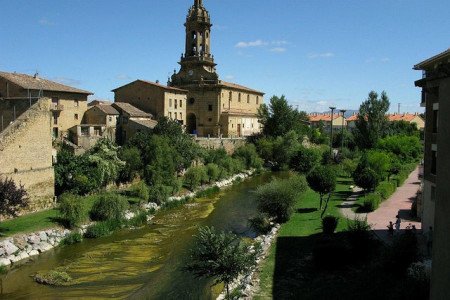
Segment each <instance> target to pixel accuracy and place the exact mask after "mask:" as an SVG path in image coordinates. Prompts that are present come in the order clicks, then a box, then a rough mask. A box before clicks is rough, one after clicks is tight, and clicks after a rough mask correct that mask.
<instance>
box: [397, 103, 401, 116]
mask: <svg viewBox="0 0 450 300" xmlns="http://www.w3.org/2000/svg"><path fill="white" fill-rule="evenodd" d="M401 105H402V104H401V103H399V104H398V114H400V106H401Z"/></svg>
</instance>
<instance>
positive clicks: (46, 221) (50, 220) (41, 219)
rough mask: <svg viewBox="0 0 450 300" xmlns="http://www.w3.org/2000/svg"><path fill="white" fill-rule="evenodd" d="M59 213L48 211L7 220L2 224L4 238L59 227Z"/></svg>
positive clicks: (53, 210) (0, 225) (1, 230)
mask: <svg viewBox="0 0 450 300" xmlns="http://www.w3.org/2000/svg"><path fill="white" fill-rule="evenodd" d="M58 216H59V211H58V210H57V209H48V210H43V211H40V212H36V213H31V214H27V215H26V216H21V217H17V218H15V219H11V220H6V221H3V222H1V223H0V232H1V233H2V235H4V236H11V235H14V234H17V233H28V232H34V231H38V230H43V229H47V228H51V227H55V225H57V224H58V223H57V218H58Z"/></svg>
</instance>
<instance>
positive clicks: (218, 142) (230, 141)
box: [195, 138, 247, 154]
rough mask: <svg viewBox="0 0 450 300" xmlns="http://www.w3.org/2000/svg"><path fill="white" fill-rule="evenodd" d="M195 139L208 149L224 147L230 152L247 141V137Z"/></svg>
mask: <svg viewBox="0 0 450 300" xmlns="http://www.w3.org/2000/svg"><path fill="white" fill-rule="evenodd" d="M195 141H196V143H197V144H199V145H200V146H202V147H203V148H206V149H220V148H224V149H225V150H226V151H227V153H228V154H232V153H233V152H234V150H236V148H238V147H240V146H243V145H245V144H246V143H247V141H246V139H245V138H196V139H195Z"/></svg>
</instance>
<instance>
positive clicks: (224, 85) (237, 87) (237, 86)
mask: <svg viewBox="0 0 450 300" xmlns="http://www.w3.org/2000/svg"><path fill="white" fill-rule="evenodd" d="M219 84H220V85H222V86H223V87H228V88H232V89H236V90H241V91H246V92H251V93H256V94H260V95H264V93H263V92H260V91H257V90H253V89H251V88H248V87H245V86H243V85H239V84H236V83H231V82H226V81H223V80H220V81H219Z"/></svg>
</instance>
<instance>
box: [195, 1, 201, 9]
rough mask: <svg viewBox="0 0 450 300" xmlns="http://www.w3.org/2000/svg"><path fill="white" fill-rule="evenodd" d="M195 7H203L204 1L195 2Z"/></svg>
mask: <svg viewBox="0 0 450 300" xmlns="http://www.w3.org/2000/svg"><path fill="white" fill-rule="evenodd" d="M194 6H195V7H197V8H198V7H202V6H203V3H202V0H195V3H194Z"/></svg>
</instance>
